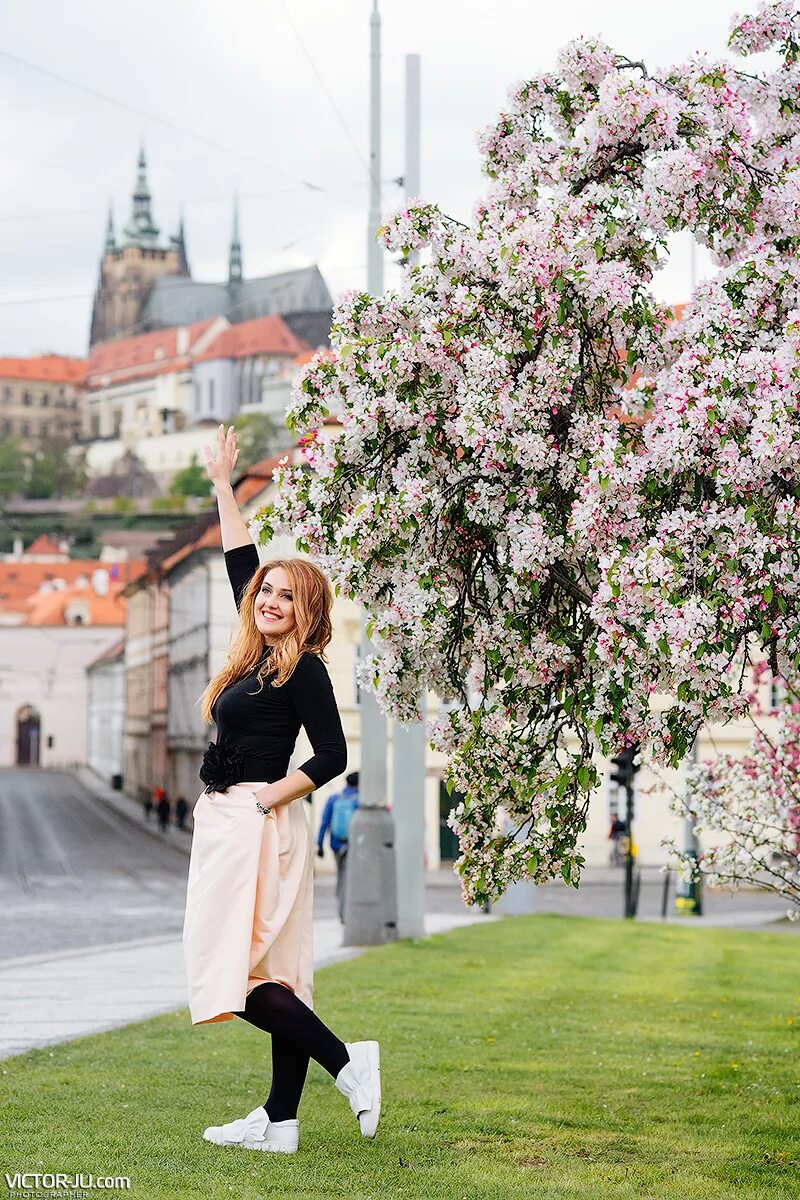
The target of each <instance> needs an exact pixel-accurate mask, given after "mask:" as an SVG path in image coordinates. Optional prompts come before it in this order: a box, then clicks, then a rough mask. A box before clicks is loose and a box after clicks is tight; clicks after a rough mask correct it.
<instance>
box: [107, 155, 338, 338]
mask: <svg viewBox="0 0 800 1200" xmlns="http://www.w3.org/2000/svg"><path fill="white" fill-rule="evenodd" d="M131 199H132V204H131V215H130V218H129V220H128V223H127V224H126V225H125V227H124V228H123V230H122V233H121V236H120V238H119V239H118V238H117V234H116V231H115V226H114V214H113V209H112V210H109V214H108V225H107V228H106V236H105V245H104V248H103V256H102V259H101V262H100V276H99V280H98V284H97V289H96V291H95V297H94V305H93V308H92V324H91V333H90V338H89V343H90V347H92V346H95V345H97V344H98V343H100V342H108V341H112V340H116V339H118V338H130V337H133V336H135V335H136V334H140V333H148V332H152V331H155V330H159V329H170V328H175V327H178V326H188V325H193V324H196V323H197V322H200V321H207V320H209V319H211V318H213V317H225V318H226V319H227V320H228V321H229V322H230V323H231V324H233V325H236V324H239V323H240V322H244V321H251V320H253V319H255V318H258V317H266V316H272V315H280V316H281V317H283V319H284V321H285V322H286V324H287V325H288V326H289V328H290V329H291V331H292V333H293V334H294V335H295V336H296V337H298V338H300V339H301V340H302V341H304V342H307V343H308V344H309V345H311V346H320V345H324V344H325V343H326V342H327V340H328V333H329V331H330V321H331V311H332V307H333V302H332V300H331V295H330V292H329V291H328V288H327V286H326V284H325V281H324V279H323V278H322V275H321V274H320V271H319V268H318V267H317V266H310V267H303V268H300V269H299V270H294V271H282V272H280V274H277V275H264V276H261V277H260V278H256V279H246V278H245V277H244V272H243V268H242V261H243V260H242V243H241V236H240V230H239V211H238V203H236V202H234V211H233V232H232V235H231V241H230V247H229V251H228V278H227V280H226V281H225V282H221V283H203V282H200V281H199V280H195V279H192V272H191V268H190V266H189V258H188V254H187V250H186V230H185V226H184V221H183V218H181V220H180V221H179V223H178V228H177V232H176V233H175V234H173V235H171V236H169V237H167V238H166V239H162V237H161V230H160V229H159V227H158V226H157V225H156V223H155V221H154V220H153V213H152V196H151V193H150V187H149V185H148V182H147V160H146V157H145V152H144V148H142V150H141V152H140V154H139V164H138V175H137V180H136V185H135V187H134V189H133V195H132V198H131Z"/></svg>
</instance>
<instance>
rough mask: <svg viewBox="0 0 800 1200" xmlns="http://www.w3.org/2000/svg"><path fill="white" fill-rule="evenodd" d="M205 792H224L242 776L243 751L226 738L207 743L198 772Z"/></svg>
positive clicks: (238, 781)
mask: <svg viewBox="0 0 800 1200" xmlns="http://www.w3.org/2000/svg"><path fill="white" fill-rule="evenodd" d="M198 773H199V775H200V778H201V779H202V781H203V783H205V784H206V785H207V786H206V789H205V790H206V792H225V791H227V790H228V788H229V787H232V786H233V784H234V783H241V781H242V778H243V775H244V751H243V750H242V749H241V748H240V747H239V746H234V745H233V743H232V742H229V741H228V739H227V738H224V737H219V738H217V740H216V742H209V743H208V749H207V750H206V752H205V754H204V755H203V761H202V763H201V766H200V771H199V772H198Z"/></svg>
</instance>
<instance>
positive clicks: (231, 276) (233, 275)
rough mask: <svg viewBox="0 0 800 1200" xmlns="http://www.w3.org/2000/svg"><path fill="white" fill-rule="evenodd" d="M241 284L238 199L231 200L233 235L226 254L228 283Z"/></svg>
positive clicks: (240, 240) (236, 197) (235, 197)
mask: <svg viewBox="0 0 800 1200" xmlns="http://www.w3.org/2000/svg"><path fill="white" fill-rule="evenodd" d="M241 282H242V239H241V236H240V234H239V197H238V196H234V199H233V233H232V235H231V248H230V251H229V252H228V283H229V284H233V283H241Z"/></svg>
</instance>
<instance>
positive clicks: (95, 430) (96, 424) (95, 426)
mask: <svg viewBox="0 0 800 1200" xmlns="http://www.w3.org/2000/svg"><path fill="white" fill-rule="evenodd" d="M91 427H92V437H100V414H99V413H92V418H91Z"/></svg>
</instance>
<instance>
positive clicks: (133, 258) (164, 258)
mask: <svg viewBox="0 0 800 1200" xmlns="http://www.w3.org/2000/svg"><path fill="white" fill-rule="evenodd" d="M151 203H152V197H151V195H150V188H149V186H148V183H147V159H146V158H145V153H144V147H142V149H141V151H140V154H139V169H138V175H137V179H136V185H135V187H134V189H133V196H132V207H131V216H130V220H129V221H128V223H127V225H126V226H125V228H124V229H123V231H122V240H121V242H120V243H119V245H118V244H117V240H116V235H115V233H114V217H113V213H112V212H111V211H109V214H108V226H107V229H106V239H105V246H104V249H103V257H102V260H101V263H100V279H99V282H98V285H97V290H96V292H95V298H94V307H93V309H92V328H91V333H90V337H89V345H90V346H94V345H95V344H96V343H97V342H107V341H111V340H113V339H114V338H121V337H132V336H133V335H134V334H136V333H139V332H141V329H140V321H141V315H142V309H143V307H144V303H145V300H146V299H147V294H148V292H149V291H150V288H151V287H152V285H153V284H154V283H155V281H156V280H157V279H160V278H161V276H162V275H180V276H184V277H185V278H187V279H190V278H191V271H190V270H189V262H188V259H187V256H186V241H185V236H184V229H183V219H181V223H180V226H179V229H178V233H177V235H176V236H174V237H171V238H170V239H169V242H168V244H167V245H166V246H162V245H161V242H160V238H159V235H160V230H159V228H158V226H157V225H156V223H155V221H154V220H153V215H152V211H151Z"/></svg>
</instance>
